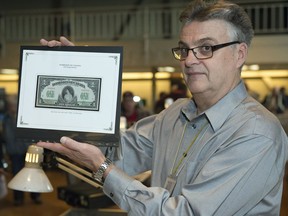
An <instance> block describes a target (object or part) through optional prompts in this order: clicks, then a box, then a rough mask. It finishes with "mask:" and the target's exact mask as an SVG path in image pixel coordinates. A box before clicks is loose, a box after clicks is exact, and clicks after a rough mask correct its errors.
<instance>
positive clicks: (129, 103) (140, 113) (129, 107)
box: [121, 91, 151, 128]
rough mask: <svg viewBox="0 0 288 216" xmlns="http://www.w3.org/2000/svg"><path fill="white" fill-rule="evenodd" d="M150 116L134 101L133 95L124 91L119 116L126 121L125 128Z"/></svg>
mask: <svg viewBox="0 0 288 216" xmlns="http://www.w3.org/2000/svg"><path fill="white" fill-rule="evenodd" d="M149 115H151V113H150V112H149V111H147V110H145V109H144V108H143V107H142V106H140V105H139V104H138V103H137V102H135V100H134V94H133V93H132V92H131V91H126V92H124V93H123V95H122V102H121V116H124V117H125V118H126V120H127V128H129V127H131V126H132V125H133V124H134V123H135V122H137V121H138V120H140V119H142V118H144V117H147V116H149Z"/></svg>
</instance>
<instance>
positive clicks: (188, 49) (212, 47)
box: [172, 41, 241, 61]
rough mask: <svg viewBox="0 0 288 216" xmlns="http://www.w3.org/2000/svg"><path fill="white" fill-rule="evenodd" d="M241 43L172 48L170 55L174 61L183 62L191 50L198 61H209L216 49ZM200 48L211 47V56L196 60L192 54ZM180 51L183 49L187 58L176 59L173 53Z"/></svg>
mask: <svg viewBox="0 0 288 216" xmlns="http://www.w3.org/2000/svg"><path fill="white" fill-rule="evenodd" d="M240 43H241V42H240V41H232V42H228V43H223V44H217V45H214V46H207V45H205V46H197V47H194V48H181V47H175V48H172V54H173V56H174V58H175V59H177V60H179V61H184V60H185V59H186V58H187V57H188V55H189V51H190V50H191V51H192V53H193V55H194V56H195V58H197V59H198V60H203V59H209V58H212V57H213V53H214V51H216V50H218V49H221V48H224V47H227V46H230V45H233V44H240ZM200 47H211V51H212V54H211V56H209V57H205V58H198V57H197V56H196V54H195V52H194V49H198V48H200ZM181 49H185V50H186V53H187V56H186V57H185V58H177V57H176V55H175V52H176V51H179V50H181Z"/></svg>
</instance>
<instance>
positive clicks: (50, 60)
mask: <svg viewBox="0 0 288 216" xmlns="http://www.w3.org/2000/svg"><path fill="white" fill-rule="evenodd" d="M122 53H123V51H122V47H108V46H105V47H104V46H103V47H101V46H99V47H95V46H91V47H87V46H83V47H82V46H81V47H80V46H75V47H53V48H50V47H44V46H21V49H20V54H21V55H20V73H19V75H20V76H19V77H20V78H19V94H18V97H19V99H18V110H17V127H16V131H17V138H19V139H24V140H27V141H31V142H37V141H39V140H42V141H52V142H54V141H55V142H58V141H59V139H60V138H61V137H62V136H69V137H71V138H73V139H75V140H77V141H81V142H82V141H83V142H88V143H92V144H95V145H100V146H102V145H105V146H107V145H108V146H115V145H117V144H118V141H119V121H120V103H121V80H122Z"/></svg>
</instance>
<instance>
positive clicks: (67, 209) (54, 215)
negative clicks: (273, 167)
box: [0, 166, 288, 216]
mask: <svg viewBox="0 0 288 216" xmlns="http://www.w3.org/2000/svg"><path fill="white" fill-rule="evenodd" d="M46 174H47V176H48V178H49V180H50V181H51V184H52V185H53V187H54V191H53V192H52V193H43V194H42V195H41V196H42V201H43V203H42V204H41V205H35V204H34V203H32V202H31V201H30V197H29V194H28V193H26V194H25V195H26V196H25V198H26V199H25V203H24V205H23V206H18V207H15V206H14V205H13V200H12V193H11V190H9V192H8V195H7V197H6V198H5V199H4V200H0V215H3V216H4V215H5V216H18V215H19V216H20V215H21V216H30V215H37V216H38V215H39V216H74V215H75V216H80V215H81V216H88V215H89V216H90V215H93V216H95V215H97V216H98V215H99V216H108V215H109V216H115V215H117V216H118V215H119V216H120V215H121V216H123V215H126V214H125V213H123V211H121V210H119V209H118V208H117V207H116V208H115V207H112V208H110V209H109V211H107V209H100V210H97V212H96V211H93V212H91V211H89V212H87V211H86V212H83V210H80V209H75V208H71V206H69V205H68V204H66V203H65V202H64V201H62V200H59V199H58V198H57V187H60V186H65V185H66V182H67V177H66V174H65V173H64V172H63V171H61V170H49V171H46ZM8 181H9V177H8ZM281 216H288V166H287V168H286V175H285V179H284V193H283V200H282V208H281Z"/></svg>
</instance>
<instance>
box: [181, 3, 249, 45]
mask: <svg viewBox="0 0 288 216" xmlns="http://www.w3.org/2000/svg"><path fill="white" fill-rule="evenodd" d="M179 19H180V21H181V22H182V23H183V24H186V23H189V22H192V21H200V22H203V21H207V20H215V19H216V20H217V19H218V20H224V21H226V22H227V23H228V24H229V25H230V26H231V27H232V28H231V30H232V31H233V32H230V33H232V35H233V37H234V40H237V41H240V42H244V43H246V44H247V45H248V46H250V44H251V41H252V38H253V36H254V31H253V27H252V23H251V20H250V18H249V16H248V14H247V13H246V12H245V11H244V9H243V8H242V7H240V6H239V5H237V4H234V3H230V2H227V1H209V2H207V1H205V0H194V1H192V2H191V3H190V4H189V5H188V6H187V7H186V8H185V9H184V10H183V12H182V13H181V15H180V18H179Z"/></svg>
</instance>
